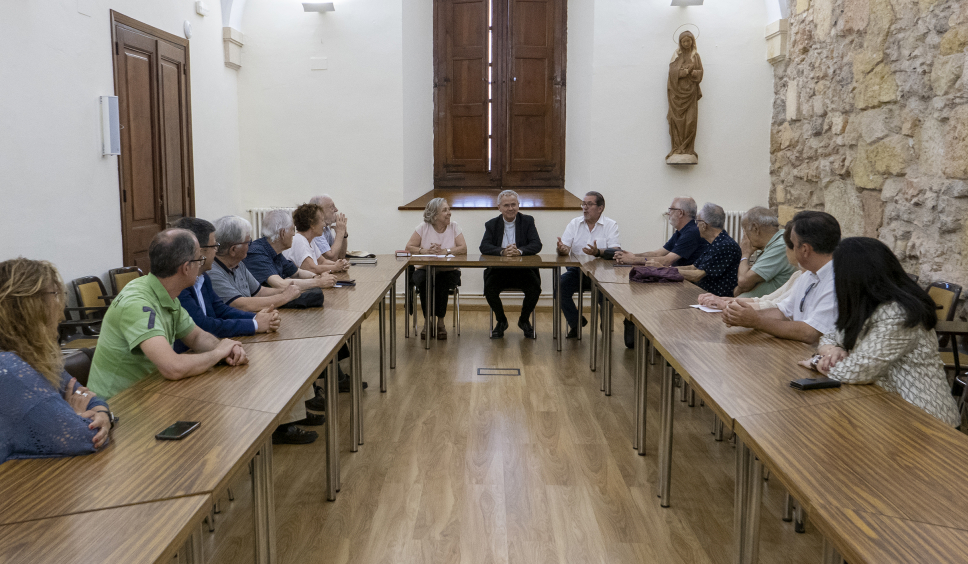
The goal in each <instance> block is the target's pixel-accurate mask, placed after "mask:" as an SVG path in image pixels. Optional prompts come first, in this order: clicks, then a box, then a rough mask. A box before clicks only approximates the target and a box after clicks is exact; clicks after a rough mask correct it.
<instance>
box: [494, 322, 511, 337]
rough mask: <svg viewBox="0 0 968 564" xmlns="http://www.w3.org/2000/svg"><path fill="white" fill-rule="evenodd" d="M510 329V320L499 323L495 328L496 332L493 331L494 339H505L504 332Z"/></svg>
mask: <svg viewBox="0 0 968 564" xmlns="http://www.w3.org/2000/svg"><path fill="white" fill-rule="evenodd" d="M507 329H508V320H507V319H505V320H503V321H498V322H497V325H495V326H494V330H493V331H491V338H492V339H503V338H504V332H505V331H507Z"/></svg>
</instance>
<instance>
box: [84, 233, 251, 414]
mask: <svg viewBox="0 0 968 564" xmlns="http://www.w3.org/2000/svg"><path fill="white" fill-rule="evenodd" d="M148 259H149V261H150V262H151V268H150V272H149V274H148V275H147V276H142V277H141V278H138V279H136V280H132V281H131V282H129V283H128V284H127V285H126V286H125V287H124V289H123V290H121V292H120V293H119V294H118V295H117V297H115V298H114V300H113V301H112V302H111V307H109V308H108V311H107V312H106V313H105V314H104V320H103V321H102V322H101V333H100V336H99V337H98V342H97V348H95V349H94V359H93V361H92V363H91V373H90V376H89V379H88V388H90V389H91V390H93V391H94V392H95V393H96V394H97V395H98V396H99V397H101V398H102V399H108V398H110V397H112V396H114V395H115V394H117V393H118V392H121V391H122V390H124V389H126V388H128V387H130V386H132V385H134V384H135V383H137V382H138V381H139V380H141V379H142V378H144V377H145V376H147V375H148V374H150V373H152V372H154V371H155V370H157V371H158V372H159V373H161V375H162V376H164V377H165V378H167V379H168V380H180V379H182V378H188V377H190V376H195V375H197V374H201V373H203V372H205V371H206V370H208V369H209V368H211V367H213V366H215V364H217V363H218V362H220V361H222V360H224V361H225V362H226V363H227V364H229V365H231V366H237V365H240V364H245V363H247V362H248V358H247V357H246V355H245V350H243V349H242V345H241V344H240V343H238V342H236V341H233V340H230V339H219V338H218V337H215V336H214V335H212V334H210V333H207V332H205V331H203V330H202V329H201V328H199V327H198V326H196V325H195V322H194V321H192V318H191V316H190V315H188V312H186V311H185V309H184V308H182V306H181V304H180V303H179V301H178V294H180V293H181V292H182V290H184V289H186V288H191V287H192V285H193V284H195V280H196V279H197V278H198V275H199V270H200V269H201V266H202V264H203V263H204V262H205V260H206V259H205V257H204V256H202V254H201V249H200V248H199V246H198V241H196V240H195V236H194V235H193V234H192V233H191V231H186V230H184V229H168V230H166V231H162V232H161V233H158V234H157V235H155V237H154V238H153V239H152V240H151V244H150V245H149V246H148ZM176 339H181V340H182V342H184V343H185V344H186V345H187V346H188V347H189V348H191V349H192V351H193V352H192V353H189V354H177V353H176V352H175V351H174V349H173V348H172V344H173V343H174V342H175V340H176Z"/></svg>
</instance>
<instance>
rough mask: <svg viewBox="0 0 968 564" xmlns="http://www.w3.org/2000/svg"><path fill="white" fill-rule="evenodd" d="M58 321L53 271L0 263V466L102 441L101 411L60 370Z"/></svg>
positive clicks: (88, 449)
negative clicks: (20, 459)
mask: <svg viewBox="0 0 968 564" xmlns="http://www.w3.org/2000/svg"><path fill="white" fill-rule="evenodd" d="M63 318H64V283H63V282H62V281H61V278H60V275H59V274H58V273H57V269H56V268H54V265H52V264H50V263H49V262H46V261H35V260H28V259H25V258H23V257H21V258H16V259H13V260H8V261H4V262H0V396H2V397H3V398H4V407H3V410H0V463H2V462H4V461H6V460H10V459H14V458H46V457H56V456H73V455H78V454H89V453H92V452H95V451H97V450H98V449H100V448H101V447H103V446H104V445H106V444H107V442H108V434H109V432H110V429H111V426H112V420H114V417H113V415H112V414H111V413H110V411H109V410H108V405H107V404H106V403H105V402H104V401H103V400H100V399H98V398H96V397H95V394H94V392H91V391H89V390H88V389H87V388H85V387H84V386H81V385H80V384H78V383H77V380H75V379H74V378H71V377H70V375H68V374H67V372H65V371H64V360H63V355H62V354H61V351H60V346H59V345H58V343H57V325H58V323H60V321H61V320H62V319H63Z"/></svg>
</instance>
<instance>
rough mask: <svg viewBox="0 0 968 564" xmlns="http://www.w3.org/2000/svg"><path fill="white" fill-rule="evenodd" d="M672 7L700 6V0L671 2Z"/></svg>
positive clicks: (673, 0)
mask: <svg viewBox="0 0 968 564" xmlns="http://www.w3.org/2000/svg"><path fill="white" fill-rule="evenodd" d="M672 5H673V6H702V0H672Z"/></svg>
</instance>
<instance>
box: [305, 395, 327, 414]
mask: <svg viewBox="0 0 968 564" xmlns="http://www.w3.org/2000/svg"><path fill="white" fill-rule="evenodd" d="M306 409H308V410H309V411H326V398H324V397H323V396H316V397H314V398H313V399H311V400H306Z"/></svg>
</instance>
